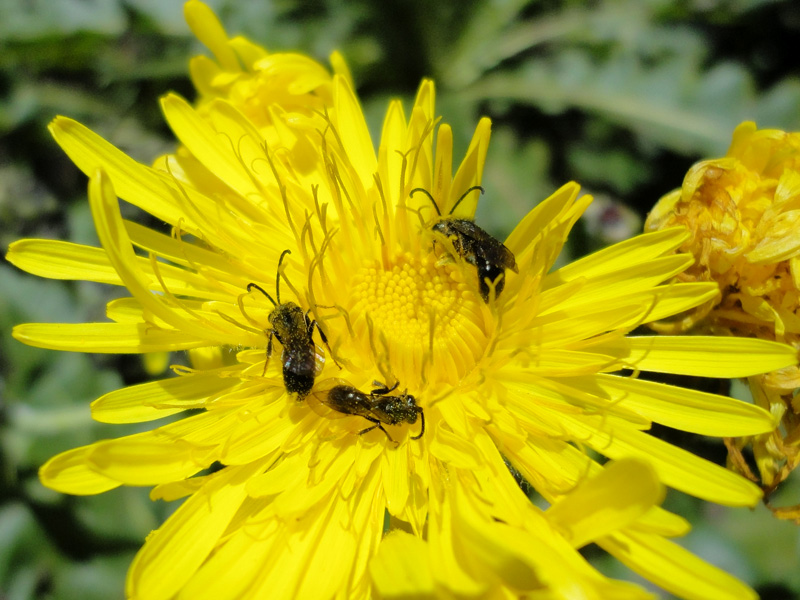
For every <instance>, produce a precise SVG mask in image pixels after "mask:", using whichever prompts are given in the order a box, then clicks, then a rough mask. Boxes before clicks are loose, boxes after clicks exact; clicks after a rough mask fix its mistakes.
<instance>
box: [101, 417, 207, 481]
mask: <svg viewBox="0 0 800 600" xmlns="http://www.w3.org/2000/svg"><path fill="white" fill-rule="evenodd" d="M213 452H214V450H213V449H211V448H208V449H203V448H199V447H197V446H195V445H193V444H189V443H187V442H186V441H184V440H181V439H165V436H164V437H160V438H159V436H158V430H155V431H148V432H145V433H139V434H135V435H130V436H127V437H123V438H119V439H115V440H106V441H102V442H97V443H96V444H93V445H92V446H91V451H90V452H89V455H88V457H87V461H88V464H89V465H90V466H91V467H92V468H93V469H94V470H96V471H97V472H98V473H101V474H103V475H105V476H107V477H109V478H110V479H114V480H116V481H120V482H122V483H126V484H128V485H156V484H159V483H165V482H168V481H175V480H178V479H186V478H187V477H191V476H192V475H194V474H195V473H197V472H198V471H200V470H202V469H204V468H206V467H208V466H209V465H210V464H211V463H212V462H213V460H214V458H213V457H212V454H213Z"/></svg>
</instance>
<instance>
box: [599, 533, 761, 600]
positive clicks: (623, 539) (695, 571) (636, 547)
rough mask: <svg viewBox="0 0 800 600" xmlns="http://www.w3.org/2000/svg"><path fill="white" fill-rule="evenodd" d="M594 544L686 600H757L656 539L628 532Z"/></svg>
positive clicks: (705, 565) (710, 568)
mask: <svg viewBox="0 0 800 600" xmlns="http://www.w3.org/2000/svg"><path fill="white" fill-rule="evenodd" d="M597 543H598V544H599V545H600V546H601V547H602V548H604V549H605V550H606V551H608V552H610V553H611V554H613V555H614V557H615V558H617V559H618V560H619V561H621V562H623V563H624V564H626V565H627V566H629V567H630V568H631V569H633V570H634V571H636V572H637V573H639V574H640V575H642V576H643V577H646V578H647V579H649V580H650V581H652V582H653V583H655V584H656V585H659V586H661V587H663V588H664V589H665V590H668V591H670V592H672V593H674V594H676V595H678V596H680V597H681V598H686V600H708V599H709V598H714V600H748V599H751V600H755V599H756V598H758V595H757V594H756V593H755V592H754V591H753V590H752V589H750V588H749V587H748V586H747V585H745V584H744V583H742V582H741V581H739V580H738V579H736V578H734V577H732V576H730V575H728V574H727V573H725V572H723V571H720V570H719V569H718V568H716V567H714V566H712V565H710V564H708V563H707V562H705V561H703V560H702V559H700V558H698V557H696V556H695V555H694V554H692V553H691V552H689V551H688V550H686V549H684V548H681V547H680V546H678V545H677V544H674V543H672V542H670V541H667V540H665V539H663V538H661V537H659V536H656V535H653V534H647V533H638V532H630V531H629V532H628V533H615V534H612V535H609V536H607V537H605V538H603V539H600V540H597Z"/></svg>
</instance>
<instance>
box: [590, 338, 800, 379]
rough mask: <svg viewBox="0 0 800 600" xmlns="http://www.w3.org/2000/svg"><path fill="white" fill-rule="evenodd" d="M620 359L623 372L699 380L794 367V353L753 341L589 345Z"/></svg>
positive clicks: (650, 340)
mask: <svg viewBox="0 0 800 600" xmlns="http://www.w3.org/2000/svg"><path fill="white" fill-rule="evenodd" d="M592 350H593V351H594V352H606V353H608V354H611V355H613V356H619V357H622V360H621V361H620V362H621V363H624V364H625V365H626V366H627V368H633V369H638V370H641V371H654V372H656V373H676V374H680V375H697V376H700V377H750V376H751V375H759V374H761V373H767V372H769V371H775V370H777V369H782V368H783V367H788V366H792V365H796V364H797V350H795V349H794V348H792V347H791V346H788V345H786V344H779V343H777V342H770V341H767V340H759V339H755V338H752V339H751V338H747V339H745V338H733V337H723V336H716V337H711V336H684V337H680V336H675V337H673V336H652V337H651V336H643V337H628V338H623V339H618V340H613V341H610V342H603V343H601V344H597V345H593V346H592Z"/></svg>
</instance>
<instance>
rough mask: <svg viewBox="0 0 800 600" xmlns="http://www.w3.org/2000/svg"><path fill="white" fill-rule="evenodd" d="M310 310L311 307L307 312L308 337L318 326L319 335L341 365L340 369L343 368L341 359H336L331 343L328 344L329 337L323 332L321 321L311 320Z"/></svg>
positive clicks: (332, 356)
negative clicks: (309, 316)
mask: <svg viewBox="0 0 800 600" xmlns="http://www.w3.org/2000/svg"><path fill="white" fill-rule="evenodd" d="M310 312H311V309H310V308H309V309H308V311H307V312H306V325H307V326H308V337H309V338H310V337H311V336H312V335H314V327H316V328H317V331H318V332H319V337H320V339H321V340H322V343H323V344H325V347H326V348H327V349H328V354H330V355H331V358H332V359H333V362H334V363H336V366H337V367H339V369H341V368H342V365H340V364H339V361H338V360H336V357H335V356H334V355H333V350H331V346H330V344H328V337H327V336H326V335H325V334H324V333H323V331H322V329H321V328H320V326H319V323H317V322H316V321H310V320H309V318H308V313H310Z"/></svg>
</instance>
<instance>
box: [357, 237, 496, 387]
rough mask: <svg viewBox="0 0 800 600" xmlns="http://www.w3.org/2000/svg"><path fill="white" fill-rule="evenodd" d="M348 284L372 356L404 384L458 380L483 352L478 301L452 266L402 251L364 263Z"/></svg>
mask: <svg viewBox="0 0 800 600" xmlns="http://www.w3.org/2000/svg"><path fill="white" fill-rule="evenodd" d="M353 284H354V285H353V289H352V292H351V306H352V307H353V309H352V311H353V313H354V314H356V315H359V316H364V324H366V322H367V315H368V318H369V319H370V320H371V321H372V325H373V331H374V332H373V345H374V347H375V350H374V352H377V353H378V355H379V356H378V357H377V358H378V359H379V360H386V361H387V362H388V367H389V369H390V370H391V372H392V373H393V374H394V375H395V376H396V377H398V378H401V379H403V380H404V382H405V380H412V381H418V380H419V379H420V376H422V377H423V378H424V379H426V380H438V381H446V382H448V383H453V384H454V383H457V382H458V380H459V379H461V378H462V377H463V376H464V375H465V374H466V373H468V372H469V371H470V370H471V369H472V368H473V367H474V366H475V364H476V363H477V361H478V360H479V359H480V357H481V355H482V354H483V352H484V350H485V348H486V344H487V343H488V342H487V334H486V331H485V327H484V316H483V312H482V303H481V300H480V297H478V296H477V295H476V293H475V291H473V290H472V289H471V288H470V286H469V285H467V284H466V283H464V281H463V280H462V276H461V272H460V270H459V269H458V268H457V267H456V266H455V265H449V264H446V265H439V264H437V258H436V257H435V256H433V255H431V254H428V255H426V256H421V257H420V256H415V255H413V254H411V253H409V252H407V253H404V254H401V255H399V256H396V257H394V258H393V259H390V260H389V261H387V262H386V263H369V264H366V265H364V266H363V267H362V268H361V269H360V270H359V271H358V272H357V273H356V274H355V277H354V280H353ZM359 320H361V319H359ZM364 339H368V337H367V338H364Z"/></svg>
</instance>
